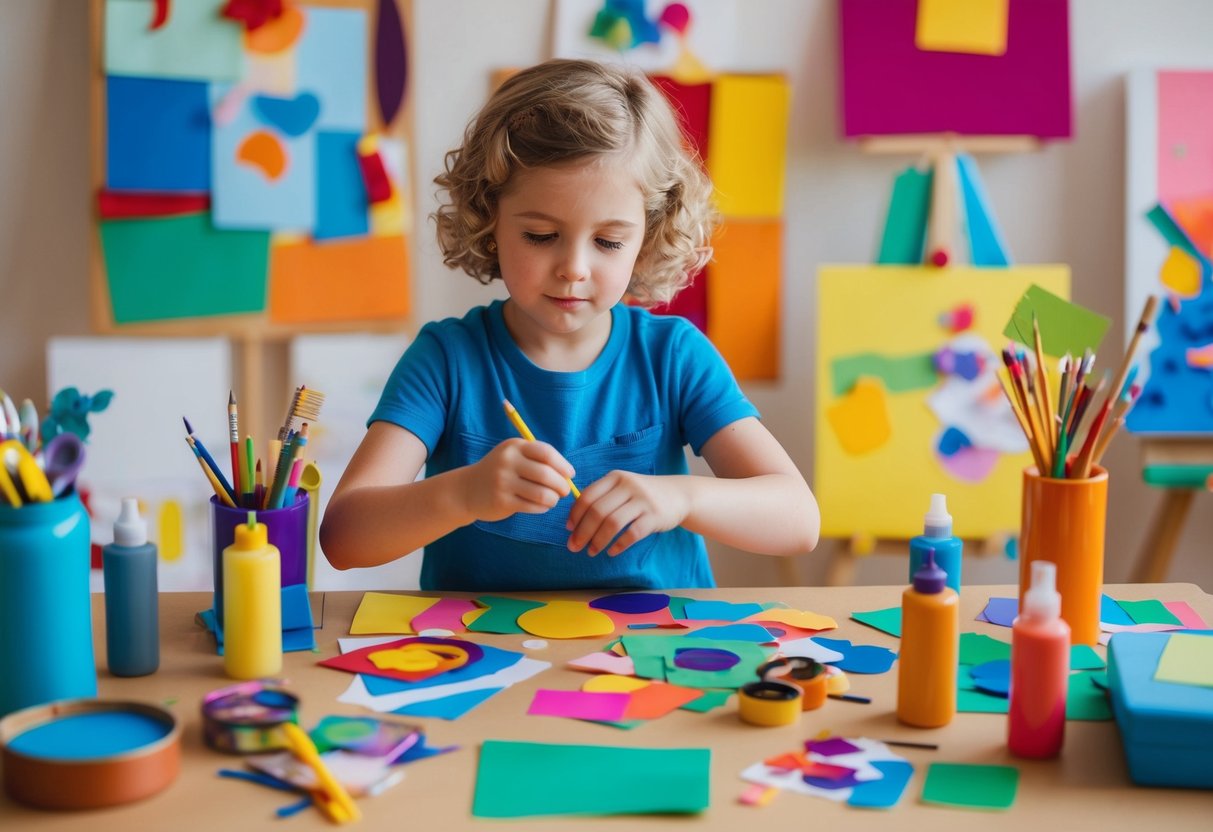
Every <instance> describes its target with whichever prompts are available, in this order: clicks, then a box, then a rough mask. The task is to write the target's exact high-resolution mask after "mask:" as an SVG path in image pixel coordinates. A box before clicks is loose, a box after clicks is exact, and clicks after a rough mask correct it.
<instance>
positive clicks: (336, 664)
mask: <svg viewBox="0 0 1213 832" xmlns="http://www.w3.org/2000/svg"><path fill="white" fill-rule="evenodd" d="M483 657H484V650H483V648H481V646H480V645H479V644H474V643H473V642H470V641H462V640H460V639H448V638H430V637H428V636H417V637H415V638H402V639H398V640H397V641H393V642H388V643H387V644H377V645H374V646H371V647H363V648H360V649H358V650H351V651H350V652H348V653H342V654H341V655H340V656H330V657H329V658H327V659H322V660H321V661H319V662H318V664H320V665H322V666H324V667H331V668H334V669H335V670H344V671H346V672H347V673H360V674H364V675H366V676H372V677H379V678H384V679H393V680H396V681H399V682H404V683H414V682H421V681H425V680H427V679H433V678H436V677H438V676H441V675H444V674H448V673H452V672H454V671H456V670H459V669H461V668H466V667H470V666H472V665H474V664H475V663H476V662H478V661H480V659H482V658H483Z"/></svg>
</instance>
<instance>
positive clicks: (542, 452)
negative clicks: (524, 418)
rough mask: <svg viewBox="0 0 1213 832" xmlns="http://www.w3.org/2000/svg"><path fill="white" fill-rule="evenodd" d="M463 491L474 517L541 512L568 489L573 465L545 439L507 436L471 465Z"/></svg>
mask: <svg viewBox="0 0 1213 832" xmlns="http://www.w3.org/2000/svg"><path fill="white" fill-rule="evenodd" d="M471 467H472V468H473V469H474V475H473V476H472V477H471V478H470V481H471V483H472V485H471V487H470V488H469V489H468V490H467V491H466V492H465V493H466V495H467V500H468V508H469V509H470V510H471V512H472V514H473V515H475V517H476V519H477V520H483V521H486V522H491V521H494V520H504V519H505V518H506V517H509V516H510V515H512V514H517V513H518V512H522V513H524V514H543V513H544V512H545V511H547V510H548V509H550V508H551V507H552V506H554V505H556V503H557V502H559V501H560V498H561V497H564V496H566V495H567V494H568V493H569V478H571V477H572V476H573V473H574V472H573V466H572V465H570V464H569V462H568V460H566V459H565V458H564V457H562V456H561V455H560V454H559V453H558V452H557V451H556V449H555V448H553V447H552V446H551V445H549V444H547V443H546V442H529V441H527V440H525V439H507V440H505V441H504V442H502V443H501V444H500V445H498V446H497V447H496V448H493V450H491V451H489V452H488V453H487V454H486V455H485V456H484V458H483V459H481V460H480V461H479V462H477V463H475V464H474V465H472V466H471Z"/></svg>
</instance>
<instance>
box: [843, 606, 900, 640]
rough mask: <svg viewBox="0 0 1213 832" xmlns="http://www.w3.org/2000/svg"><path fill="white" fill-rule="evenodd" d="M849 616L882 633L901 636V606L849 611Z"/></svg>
mask: <svg viewBox="0 0 1213 832" xmlns="http://www.w3.org/2000/svg"><path fill="white" fill-rule="evenodd" d="M851 618H854V619H855V620H856V621H858V622H859V623H860V624H867V625H868V626H869V627H875V628H876V629H877V630H880V631H881V632H883V633H888V634H889V635H891V636H897V637H898V638H901V607H889V608H888V609H884V610H871V611H869V612H853V613H851Z"/></svg>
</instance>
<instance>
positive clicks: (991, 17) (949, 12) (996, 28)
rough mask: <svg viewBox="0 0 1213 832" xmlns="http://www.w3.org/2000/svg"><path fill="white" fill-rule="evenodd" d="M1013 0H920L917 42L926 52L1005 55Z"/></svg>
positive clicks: (915, 39) (915, 37) (915, 30)
mask: <svg viewBox="0 0 1213 832" xmlns="http://www.w3.org/2000/svg"><path fill="white" fill-rule="evenodd" d="M1008 7H1009V0H918V20H917V25H916V26H915V29H914V45H915V46H917V47H918V48H919V49H922V50H924V51H926V52H963V53H965V54H969V55H1005V54H1006V52H1007V18H1008V16H1009V14H1010V10H1009V8H1008Z"/></svg>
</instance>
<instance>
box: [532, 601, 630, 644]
mask: <svg viewBox="0 0 1213 832" xmlns="http://www.w3.org/2000/svg"><path fill="white" fill-rule="evenodd" d="M518 626H519V627H521V628H522V629H524V630H526V631H527V632H528V633H530V634H531V635H535V636H540V637H542V638H589V637H592V636H606V635H610V634H611V633H613V632H615V622H614V621H612V620H611V617H610V616H609V615H607V614H606V613H604V612H602V611H600V610H596V609H593V608H591V607H590V605H589V604H587V603H585V602H584V601H549V602H548V603H547V604H544V605H543V606H540V607H536V608H534V609H530V610H527V611H525V612H523V613H522V614H521V615H519V616H518Z"/></svg>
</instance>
